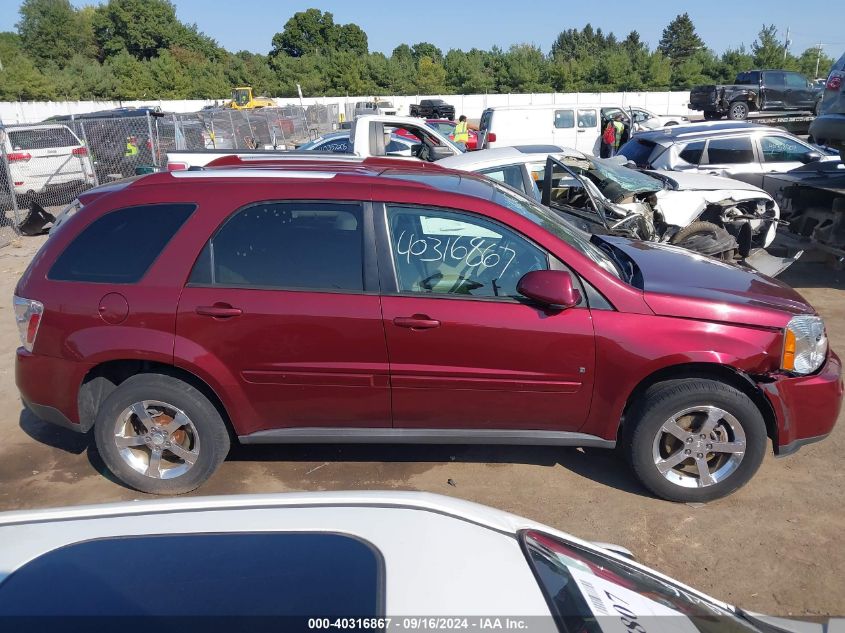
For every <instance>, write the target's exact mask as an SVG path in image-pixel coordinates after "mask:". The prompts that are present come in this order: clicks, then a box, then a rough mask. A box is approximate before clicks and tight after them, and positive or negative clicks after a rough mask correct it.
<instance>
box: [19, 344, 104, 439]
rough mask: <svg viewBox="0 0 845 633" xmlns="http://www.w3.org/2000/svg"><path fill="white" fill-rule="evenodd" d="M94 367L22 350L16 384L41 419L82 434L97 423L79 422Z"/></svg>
mask: <svg viewBox="0 0 845 633" xmlns="http://www.w3.org/2000/svg"><path fill="white" fill-rule="evenodd" d="M89 369H90V366H88V365H85V364H83V363H78V362H73V361H68V360H65V359H62V358H54V357H52V356H43V355H39V354H32V353H30V352H27V351H26V350H25V349H24V348H22V347H19V348H18V351H17V354H16V357H15V383H16V384H17V386H18V390H19V391H20V394H21V400H23V402H24V404H25V405H26V406H27V408H28V409H30V411H32V412H33V413H34V414H35V415H36V416H37V417H39V418H41V419H42V420H44V421H46V422H51V423H53V424H57V425H59V426H63V427H65V428H69V429H73V430H74V431H78V432H80V433H85V432H87V431H88V430H89V429H90V428H91V427H92V426H93V424H94V421H93V420H82V421H81V423H80V419H79V400H78V398H79V386H80V385H81V384H82V380H83V379H84V378H85V374H87V373H88V371H89Z"/></svg>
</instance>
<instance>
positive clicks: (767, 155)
mask: <svg viewBox="0 0 845 633" xmlns="http://www.w3.org/2000/svg"><path fill="white" fill-rule="evenodd" d="M760 151H761V152H762V154H763V162H764V163H787V162H800V161H801V159H803V158H804V156H805V155H806V154H807V152H811V151H812V148H810V147H808V146H806V145H804V144H803V143H800V142H798V141H796V140H795V139H791V138H789V137H787V136H763V137H762V138H761V139H760Z"/></svg>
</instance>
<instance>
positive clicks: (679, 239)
mask: <svg viewBox="0 0 845 633" xmlns="http://www.w3.org/2000/svg"><path fill="white" fill-rule="evenodd" d="M697 236H701V237H703V238H707V239H706V240H705V242H704V246H706V247H710V248H696V247H695V243H694V242H695V240H694V239H693V238H695V237H697ZM669 242H670V243H671V244H675V245H676V246H683V247H684V248H688V249H690V250H692V251H696V252H699V253H701V254H702V255H709V256H710V257H716V258H717V259H721V260H723V261H726V262H730V261H733V260H734V258H735V257H736V253H737V248H736V247H737V246H738V244H737V242H736V239H734V238H733V237H732V236H731V234H730V233H728V232H727V231H726V230H725V229H723V228H722V227H721V226H718V225H716V224H713V223H712V222H704V221H702V220H699V221H696V222H693V223H691V224H689V225H687V226H685V227H684V228H682V229H681V230H680V231H678V232H677V233H675V234H674V235H673V236H672V239H671V240H669ZM719 244H724V245H725V246H726V247H725V248H720V247H718V245H719ZM728 244H731V245H732V247H731V248H727V245H728Z"/></svg>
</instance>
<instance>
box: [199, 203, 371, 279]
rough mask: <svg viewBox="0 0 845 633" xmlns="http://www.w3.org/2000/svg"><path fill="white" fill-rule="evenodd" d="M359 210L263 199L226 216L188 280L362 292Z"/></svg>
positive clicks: (349, 206) (351, 206) (355, 206)
mask: <svg viewBox="0 0 845 633" xmlns="http://www.w3.org/2000/svg"><path fill="white" fill-rule="evenodd" d="M362 225H363V215H362V209H361V205H359V204H357V203H323V202H266V203H261V204H256V205H252V206H250V207H247V208H245V209H242V210H241V211H238V212H237V213H236V214H235V215H233V216H232V217H230V218H229V219H228V220H227V221H226V222H225V224H223V226H222V227H221V228H220V229H219V230H218V231H217V233H216V234H215V235H214V237H212V238H211V240H210V241H209V242H208V244H207V245H206V247H205V249H204V250H203V252H202V253H201V254H200V257H199V259H198V260H197V263H196V264H195V265H194V270H193V273H192V274H191V279H190V283H192V284H199V285H209V284H210V285H217V286H227V287H235V288H236V287H254V288H255V287H257V288H268V289H310V290H324V291H331V290H335V291H337V290H345V291H351V292H361V291H363V289H364V277H363V226H362Z"/></svg>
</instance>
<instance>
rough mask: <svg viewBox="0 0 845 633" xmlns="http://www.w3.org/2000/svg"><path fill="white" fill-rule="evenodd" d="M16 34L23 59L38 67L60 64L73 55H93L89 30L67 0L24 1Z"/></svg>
mask: <svg viewBox="0 0 845 633" xmlns="http://www.w3.org/2000/svg"><path fill="white" fill-rule="evenodd" d="M20 15H21V19H20V22H18V24H17V27H18V33H19V35H20V38H21V44H22V46H23V48H24V49H25V50H26V52H27V56H28V57H29V58H30V59H32V60H33V61H34V62H36V63H37V64H39V65H43V64H47V63H50V62H52V63H55V64H58V65H64V63H65V62H66V61H67V60H69V59H70V58H71V57H72V56H73V55H74V54H75V53H83V54H88V55H92V54H93V53H94V49H93V46H94V37H93V35H94V34H93V29H92V26H91V23H90V21H88V20H86V19H85V18H87V17H88V13H85V12H78V11H76V9H74V8H73V6H71V4H70V1H69V0H24V2H23V4H21V7H20Z"/></svg>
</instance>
